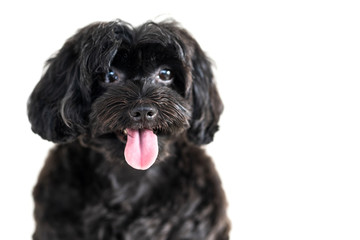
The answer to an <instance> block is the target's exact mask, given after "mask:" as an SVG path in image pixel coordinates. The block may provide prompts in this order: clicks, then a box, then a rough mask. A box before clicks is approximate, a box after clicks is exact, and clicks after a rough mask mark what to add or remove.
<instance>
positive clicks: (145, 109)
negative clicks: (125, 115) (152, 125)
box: [129, 105, 158, 121]
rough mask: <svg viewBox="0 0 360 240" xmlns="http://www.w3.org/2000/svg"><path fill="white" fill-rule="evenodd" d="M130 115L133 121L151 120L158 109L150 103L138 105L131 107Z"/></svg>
mask: <svg viewBox="0 0 360 240" xmlns="http://www.w3.org/2000/svg"><path fill="white" fill-rule="evenodd" d="M129 114H130V117H131V118H132V119H133V120H134V121H140V120H147V121H151V120H153V119H155V117H156V116H157V114H158V110H157V109H156V108H155V107H154V106H151V105H140V106H137V107H135V108H133V109H132V110H131V111H130V112H129Z"/></svg>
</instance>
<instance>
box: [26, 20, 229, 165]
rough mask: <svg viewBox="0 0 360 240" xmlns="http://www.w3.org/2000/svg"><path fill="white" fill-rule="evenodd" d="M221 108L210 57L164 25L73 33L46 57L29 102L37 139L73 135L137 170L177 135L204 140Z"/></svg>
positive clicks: (119, 25)
mask: <svg viewBox="0 0 360 240" xmlns="http://www.w3.org/2000/svg"><path fill="white" fill-rule="evenodd" d="M222 110H223V106H222V102H221V100H220V97H219V95H218V92H217V89H216V86H215V84H214V80H213V74H212V70H211V63H210V61H209V59H208V58H207V57H206V55H205V54H204V52H203V51H202V50H201V48H200V47H199V45H198V43H197V42H196V41H195V40H194V39H193V38H192V37H191V36H190V34H189V33H188V32H187V31H186V30H184V29H182V28H180V27H179V26H178V24H177V23H175V22H169V21H165V22H161V23H154V22H148V23H145V24H144V25H141V26H139V27H137V28H134V27H132V26H131V25H129V24H127V23H125V22H122V21H120V20H118V21H114V22H108V23H95V24H91V25H89V26H87V27H85V28H83V29H80V30H79V31H78V33H77V34H75V35H74V36H73V37H71V38H70V39H69V40H68V41H67V42H66V43H65V44H64V46H63V47H62V48H61V49H60V51H59V52H58V53H57V54H56V56H55V57H53V58H51V59H50V60H48V63H47V66H46V71H45V73H44V75H43V77H42V78H41V80H40V82H39V83H38V85H37V86H36V87H35V89H34V91H33V93H32V94H31V96H30V99H29V102H28V115H29V119H30V122H31V124H32V130H33V131H34V132H35V133H37V134H39V135H40V136H41V137H43V138H44V139H47V140H50V141H53V142H57V143H64V142H70V141H74V140H75V139H77V138H79V139H80V140H82V142H83V143H85V144H88V145H89V146H95V147H98V148H99V149H101V150H103V151H104V153H105V154H107V156H108V158H110V159H124V156H125V159H126V160H127V162H128V163H129V164H130V165H131V166H132V167H134V168H138V169H146V168H148V167H150V166H151V165H152V164H153V163H154V161H155V160H156V159H159V158H161V157H160V156H162V155H164V154H162V153H163V152H165V149H166V145H167V144H166V143H168V142H169V141H170V140H171V139H176V138H177V137H179V136H181V137H186V138H187V139H189V140H190V141H192V142H194V143H195V144H199V145H200V144H207V143H209V142H211V141H212V140H213V136H214V134H215V132H216V131H217V130H218V121H219V117H220V114H221V112H222ZM158 151H159V152H158Z"/></svg>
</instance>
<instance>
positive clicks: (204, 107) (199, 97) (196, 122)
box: [188, 42, 223, 145]
mask: <svg viewBox="0 0 360 240" xmlns="http://www.w3.org/2000/svg"><path fill="white" fill-rule="evenodd" d="M191 52H192V54H191V56H190V57H191V65H192V66H191V75H192V87H191V89H190V91H191V92H192V101H193V112H192V119H191V126H190V129H189V130H188V137H189V139H190V140H192V141H193V142H195V143H196V144H199V145H200V144H208V143H210V142H212V140H213V138H214V134H215V133H216V132H217V131H218V129H219V125H218V122H219V119H220V115H221V113H222V111H223V104H222V101H221V99H220V96H219V93H218V90H217V87H216V84H215V82H214V76H213V72H212V64H211V62H210V60H209V59H208V58H207V56H206V54H205V53H204V52H203V51H202V50H201V48H200V46H199V45H198V44H197V43H196V42H194V45H193V49H192V51H191Z"/></svg>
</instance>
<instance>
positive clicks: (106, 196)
mask: <svg viewBox="0 0 360 240" xmlns="http://www.w3.org/2000/svg"><path fill="white" fill-rule="evenodd" d="M160 170H161V169H154V170H151V171H150V172H148V173H147V174H146V175H137V176H131V175H130V176H129V175H127V176H126V177H124V176H121V175H118V174H117V175H115V174H108V175H107V176H106V178H104V177H103V178H102V179H101V178H99V179H101V182H98V183H97V184H95V186H96V185H97V188H99V185H102V186H101V191H99V192H98V194H97V198H96V199H93V201H92V203H91V204H89V205H88V206H87V207H86V208H85V209H84V212H83V219H84V227H85V229H86V230H85V232H86V234H90V235H97V236H99V235H101V237H99V239H111V238H109V237H110V236H112V237H114V236H115V237H116V238H117V239H146V238H144V236H154V235H157V236H161V235H164V236H166V235H168V234H169V231H171V229H173V228H174V226H175V225H179V224H180V223H181V224H182V223H183V222H184V221H187V219H188V218H189V217H190V216H191V215H192V214H193V212H194V211H195V209H196V208H197V207H198V205H199V204H200V198H199V196H197V194H196V192H195V191H194V190H193V189H192V188H191V187H189V185H188V183H186V182H185V181H184V180H183V177H181V176H180V175H179V174H174V173H172V174H171V176H169V175H168V174H167V173H164V172H161V171H160ZM186 180H187V181H188V180H189V179H186ZM185 189H186V190H185ZM99 190H100V189H99ZM95 191H96V190H95ZM180 193H181V194H180Z"/></svg>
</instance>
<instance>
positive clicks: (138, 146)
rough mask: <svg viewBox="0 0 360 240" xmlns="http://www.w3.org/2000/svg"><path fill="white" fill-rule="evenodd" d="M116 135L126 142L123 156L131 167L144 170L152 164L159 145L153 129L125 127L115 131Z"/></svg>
mask: <svg viewBox="0 0 360 240" xmlns="http://www.w3.org/2000/svg"><path fill="white" fill-rule="evenodd" d="M116 136H117V137H118V139H119V140H120V141H122V142H124V143H125V144H126V146H125V150H124V156H125V160H126V162H127V163H128V164H129V165H130V166H131V167H133V168H135V169H139V170H146V169H148V168H150V167H151V166H152V165H153V164H154V162H155V160H156V158H157V156H158V152H159V146H158V139H157V135H156V134H155V133H154V131H153V130H150V129H145V128H144V129H131V128H126V129H124V130H120V131H117V132H116Z"/></svg>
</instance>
